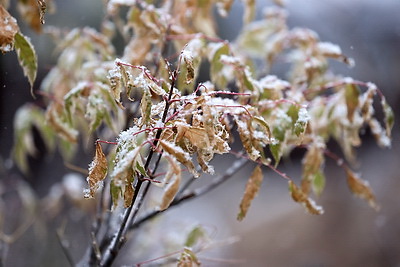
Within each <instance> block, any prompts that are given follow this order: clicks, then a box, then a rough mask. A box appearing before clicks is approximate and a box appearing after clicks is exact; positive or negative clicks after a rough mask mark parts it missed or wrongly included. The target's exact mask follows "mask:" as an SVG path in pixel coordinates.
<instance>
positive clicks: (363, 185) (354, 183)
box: [346, 168, 379, 210]
mask: <svg viewBox="0 0 400 267" xmlns="http://www.w3.org/2000/svg"><path fill="white" fill-rule="evenodd" d="M346 174H347V184H348V186H349V188H350V190H351V192H352V193H353V194H354V195H356V196H357V197H359V198H362V199H364V200H366V201H368V204H369V205H370V206H371V207H372V208H374V209H375V210H379V205H378V204H377V203H376V199H375V195H374V193H373V192H372V190H371V188H370V186H369V183H368V181H365V180H362V179H361V178H360V177H359V176H358V175H357V174H355V173H354V172H353V171H351V170H350V169H349V168H347V169H346Z"/></svg>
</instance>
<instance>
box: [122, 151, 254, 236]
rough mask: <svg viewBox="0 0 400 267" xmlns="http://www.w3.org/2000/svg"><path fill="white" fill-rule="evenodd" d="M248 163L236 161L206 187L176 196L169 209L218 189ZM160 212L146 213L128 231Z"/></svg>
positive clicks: (241, 159)
mask: <svg viewBox="0 0 400 267" xmlns="http://www.w3.org/2000/svg"><path fill="white" fill-rule="evenodd" d="M248 162H249V160H248V159H246V158H239V159H237V160H236V161H235V162H234V163H233V164H232V166H231V167H230V168H229V169H228V170H227V171H226V172H225V173H224V174H223V175H220V176H218V177H216V178H215V179H214V180H213V181H212V182H211V183H209V184H208V185H205V186H203V187H200V188H197V189H194V190H192V191H190V192H188V193H185V194H182V195H181V196H178V197H177V198H175V199H174V201H172V203H171V205H170V206H169V207H170V208H171V207H173V206H177V205H179V204H181V203H182V202H186V201H188V200H190V199H193V198H197V197H200V196H202V195H204V194H206V193H208V192H210V191H212V190H213V189H214V188H216V187H218V186H219V185H220V184H222V183H224V182H225V181H227V180H229V178H231V177H232V176H233V175H234V174H235V173H236V172H237V171H238V170H240V169H241V168H242V167H244V166H245V165H246V163H248ZM162 212H163V211H160V210H155V211H152V212H150V213H148V214H147V215H144V216H143V217H142V218H140V219H138V220H137V221H136V222H135V223H133V224H132V225H131V226H130V228H129V230H132V229H135V228H138V227H139V226H140V225H141V224H142V223H144V222H146V221H148V220H150V219H152V218H154V217H155V216H157V215H159V214H161V213H162Z"/></svg>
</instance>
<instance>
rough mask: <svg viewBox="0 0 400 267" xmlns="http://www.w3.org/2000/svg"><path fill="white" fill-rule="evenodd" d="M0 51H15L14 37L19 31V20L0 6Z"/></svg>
mask: <svg viewBox="0 0 400 267" xmlns="http://www.w3.org/2000/svg"><path fill="white" fill-rule="evenodd" d="M0 18H1V19H0V51H1V52H2V53H7V52H10V51H12V50H13V49H14V36H15V34H16V33H17V32H18V31H19V27H18V24H17V20H16V19H15V18H14V17H13V16H11V15H10V14H9V13H8V11H7V10H6V9H5V8H4V7H3V6H2V5H0Z"/></svg>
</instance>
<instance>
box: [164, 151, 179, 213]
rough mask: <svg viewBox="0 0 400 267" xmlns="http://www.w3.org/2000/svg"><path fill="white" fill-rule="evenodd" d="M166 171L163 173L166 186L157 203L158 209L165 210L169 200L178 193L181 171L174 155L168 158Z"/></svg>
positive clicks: (169, 202)
mask: <svg viewBox="0 0 400 267" xmlns="http://www.w3.org/2000/svg"><path fill="white" fill-rule="evenodd" d="M168 163H169V165H168V171H167V174H166V175H165V179H164V183H166V184H167V186H166V187H165V189H164V194H163V196H162V199H161V203H160V205H159V210H166V209H167V208H168V207H169V205H170V204H171V202H172V201H173V200H174V198H175V195H176V194H177V193H178V190H179V186H180V184H181V179H182V173H181V168H180V167H179V163H178V162H177V161H176V159H175V158H174V157H170V158H169V159H168Z"/></svg>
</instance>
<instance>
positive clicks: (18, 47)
mask: <svg viewBox="0 0 400 267" xmlns="http://www.w3.org/2000/svg"><path fill="white" fill-rule="evenodd" d="M14 40H15V43H14V46H15V51H16V52H17V55H18V62H19V65H20V66H21V67H22V69H23V70H24V75H25V76H26V77H28V80H29V84H30V85H31V94H32V96H33V83H34V82H35V79H36V72H37V56H36V52H35V49H34V47H33V45H32V44H31V42H30V40H29V38H28V37H26V36H24V35H23V34H22V33H21V32H17V33H16V34H15V37H14Z"/></svg>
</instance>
